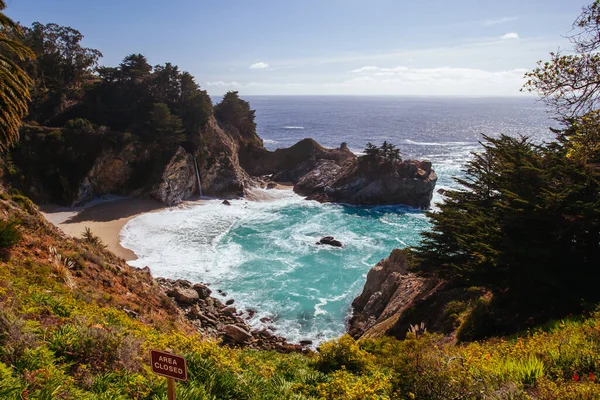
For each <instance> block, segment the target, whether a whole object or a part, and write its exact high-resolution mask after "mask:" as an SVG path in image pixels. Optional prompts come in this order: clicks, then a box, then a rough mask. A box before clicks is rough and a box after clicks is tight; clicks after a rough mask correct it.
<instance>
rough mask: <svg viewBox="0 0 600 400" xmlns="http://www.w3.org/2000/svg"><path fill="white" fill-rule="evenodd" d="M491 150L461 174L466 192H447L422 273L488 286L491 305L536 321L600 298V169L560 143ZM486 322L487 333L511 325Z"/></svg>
mask: <svg viewBox="0 0 600 400" xmlns="http://www.w3.org/2000/svg"><path fill="white" fill-rule="evenodd" d="M483 147H484V151H483V152H482V153H479V154H476V155H475V156H474V158H473V160H471V161H470V162H468V163H467V167H466V169H465V174H466V177H465V178H464V179H458V182H460V183H461V184H462V185H463V186H464V187H465V189H464V190H458V191H447V192H446V193H445V197H446V201H445V203H444V204H442V205H440V210H441V212H436V213H431V214H430V217H431V220H432V223H433V228H432V230H431V231H430V232H426V233H424V237H425V239H424V241H423V243H422V244H421V246H419V247H418V248H417V249H416V254H417V257H418V258H419V261H420V269H421V270H423V271H426V272H434V271H435V272H436V273H438V274H440V275H442V276H443V277H445V278H447V279H450V280H456V281H459V282H461V283H463V284H465V285H477V286H483V287H485V288H487V289H490V290H491V291H492V292H493V293H494V295H495V296H496V298H495V299H494V301H493V303H494V304H492V306H495V305H499V306H500V307H501V308H503V309H505V310H506V312H509V310H510V312H511V313H514V314H516V313H517V311H518V310H519V314H521V316H522V317H521V318H531V317H535V321H534V322H541V321H543V320H545V319H546V318H548V317H552V316H560V315H566V314H568V313H570V312H574V311H577V312H579V311H581V307H582V306H583V305H584V304H585V303H584V304H582V301H583V302H586V303H588V304H595V303H597V302H598V301H599V300H600V297H598V292H597V290H596V288H597V287H598V284H600V275H599V274H598V271H597V265H599V263H600V241H599V240H598V238H599V237H600V206H599V204H598V194H599V193H600V184H599V183H600V180H599V179H600V173H599V171H598V170H597V168H596V167H595V166H594V165H590V164H586V163H585V162H582V161H577V160H574V159H572V158H569V157H567V153H568V151H569V148H568V146H566V145H562V144H560V143H558V144H557V143H553V144H550V145H545V146H534V145H532V144H531V143H530V142H529V141H528V140H527V139H526V138H511V137H508V136H500V137H499V138H496V139H494V138H490V137H486V138H485V142H484V143H483ZM596 157H597V155H596ZM566 266H568V267H566ZM582 277H585V279H582ZM548 313H550V315H549V314H548ZM513 322H515V323H516V324H517V326H518V323H519V321H518V320H515V321H513ZM486 325H487V329H489V331H488V332H486V333H488V334H490V333H495V329H496V328H497V329H499V330H502V329H506V327H504V326H503V327H500V326H499V327H493V326H490V325H489V324H486Z"/></svg>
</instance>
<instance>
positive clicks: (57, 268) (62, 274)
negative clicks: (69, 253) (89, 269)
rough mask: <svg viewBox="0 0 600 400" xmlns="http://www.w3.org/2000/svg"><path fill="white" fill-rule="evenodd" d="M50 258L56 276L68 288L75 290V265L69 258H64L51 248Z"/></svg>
mask: <svg viewBox="0 0 600 400" xmlns="http://www.w3.org/2000/svg"><path fill="white" fill-rule="evenodd" d="M49 250H50V256H49V257H48V260H49V261H50V262H51V263H52V270H53V272H54V273H55V274H56V276H57V277H58V278H59V279H60V280H62V281H63V282H64V283H65V284H66V285H67V286H68V287H70V288H74V287H75V282H74V281H73V276H72V275H71V271H70V270H71V268H73V267H74V266H75V263H74V262H73V261H71V260H69V259H68V258H66V257H64V258H63V256H62V254H60V253H59V252H58V251H57V250H56V248H55V247H52V246H50V248H49Z"/></svg>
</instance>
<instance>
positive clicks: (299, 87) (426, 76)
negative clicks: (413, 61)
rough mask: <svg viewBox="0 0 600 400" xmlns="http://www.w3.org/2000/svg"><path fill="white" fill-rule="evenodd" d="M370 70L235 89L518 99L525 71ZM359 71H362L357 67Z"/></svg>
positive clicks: (242, 91) (279, 92)
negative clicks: (349, 74) (321, 78)
mask: <svg viewBox="0 0 600 400" xmlns="http://www.w3.org/2000/svg"><path fill="white" fill-rule="evenodd" d="M369 67H370V68H369V69H368V70H366V71H364V70H363V71H364V72H361V73H359V74H358V75H352V76H351V78H350V79H345V80H344V79H341V80H336V78H335V77H330V79H329V80H327V81H323V82H318V83H317V82H313V81H306V80H305V81H297V82H289V81H288V82H273V81H264V82H255V81H249V82H247V83H242V84H240V85H239V86H237V87H236V90H240V92H241V93H242V94H243V95H251V94H261V93H269V94H316V93H317V94H337V95H373V94H378V95H407V96H420V95H426V96H435V95H454V96H491V95H493V96H518V95H519V94H520V92H519V89H520V88H521V87H522V85H523V84H524V83H525V79H524V77H523V75H524V74H525V72H527V70H526V69H524V68H515V69H507V70H498V71H490V70H484V69H478V68H455V67H435V68H412V67H405V66H398V67H394V68H381V67H376V66H372V65H371V66H369ZM358 69H359V70H360V69H361V68H358Z"/></svg>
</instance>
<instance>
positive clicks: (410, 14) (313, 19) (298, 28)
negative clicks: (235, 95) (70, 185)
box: [5, 0, 591, 96]
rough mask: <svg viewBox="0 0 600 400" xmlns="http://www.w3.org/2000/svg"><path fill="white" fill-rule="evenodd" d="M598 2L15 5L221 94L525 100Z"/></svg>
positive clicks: (111, 60) (20, 1)
mask: <svg viewBox="0 0 600 400" xmlns="http://www.w3.org/2000/svg"><path fill="white" fill-rule="evenodd" d="M589 2H591V0H588V1H587V2H586V1H582V0H502V1H498V0H479V1H476V0H428V1H423V0H370V1H365V0H170V1H164V0H161V1H158V0H145V1H142V0H118V1H117V0H103V1H97V0H7V6H8V7H7V9H6V10H5V13H6V14H7V15H8V16H9V17H11V18H13V19H14V20H16V21H20V22H21V23H23V24H25V25H30V24H31V23H32V22H34V21H38V22H41V23H50V22H54V23H58V24H60V25H68V26H71V27H73V28H75V29H77V30H79V31H80V32H81V33H82V34H83V35H84V36H85V38H84V41H83V44H84V45H85V46H87V47H91V48H96V49H98V50H100V51H101V52H102V54H103V58H102V59H101V62H100V63H101V64H102V65H107V66H115V65H117V64H118V63H119V62H120V61H121V60H122V59H123V58H124V57H125V56H126V55H128V54H132V53H142V54H144V55H145V56H146V57H147V58H148V60H149V62H150V63H151V64H153V65H156V64H164V63H165V62H171V63H173V64H176V65H178V66H179V68H180V69H181V70H185V71H189V72H190V73H191V74H192V75H194V76H195V77H196V81H197V82H198V83H199V84H200V86H201V87H202V88H203V89H206V90H208V92H209V93H210V94H211V95H221V94H223V93H225V92H227V91H228V90H238V91H239V92H240V94H241V95H411V96H414V95H454V96H518V95H520V92H519V89H520V87H521V86H522V84H523V82H524V79H523V74H524V73H525V72H526V71H528V70H531V69H533V68H534V67H535V65H536V62H537V61H538V60H542V59H548V53H549V52H551V51H556V50H558V49H559V48H561V49H568V48H569V43H568V41H567V40H566V39H565V35H566V34H568V32H569V31H570V29H571V26H572V23H573V21H574V20H575V18H576V17H577V16H578V15H579V13H580V11H581V7H583V6H585V5H586V4H588V3H589Z"/></svg>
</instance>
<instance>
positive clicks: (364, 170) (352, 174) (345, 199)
mask: <svg viewBox="0 0 600 400" xmlns="http://www.w3.org/2000/svg"><path fill="white" fill-rule="evenodd" d="M436 182H437V175H436V174H435V171H434V170H433V169H432V168H431V163H430V162H428V161H414V160H409V161H403V162H395V163H390V164H387V163H378V164H375V165H373V164H371V163H369V162H367V161H365V160H364V159H362V158H360V159H357V160H353V161H352V162H349V163H346V164H345V165H344V166H343V167H342V168H340V169H338V170H336V169H335V168H332V166H331V165H330V164H328V163H322V164H320V165H318V167H317V168H315V169H314V170H313V171H311V172H310V173H308V174H306V175H305V176H303V177H302V178H301V179H300V180H299V181H298V183H297V184H296V186H295V187H294V190H295V191H296V192H297V193H299V194H302V195H305V196H309V198H313V199H315V200H319V201H331V202H342V203H349V204H368V205H378V204H405V205H408V206H411V207H416V208H429V206H430V205H431V199H432V197H433V190H434V188H435V184H436Z"/></svg>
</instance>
